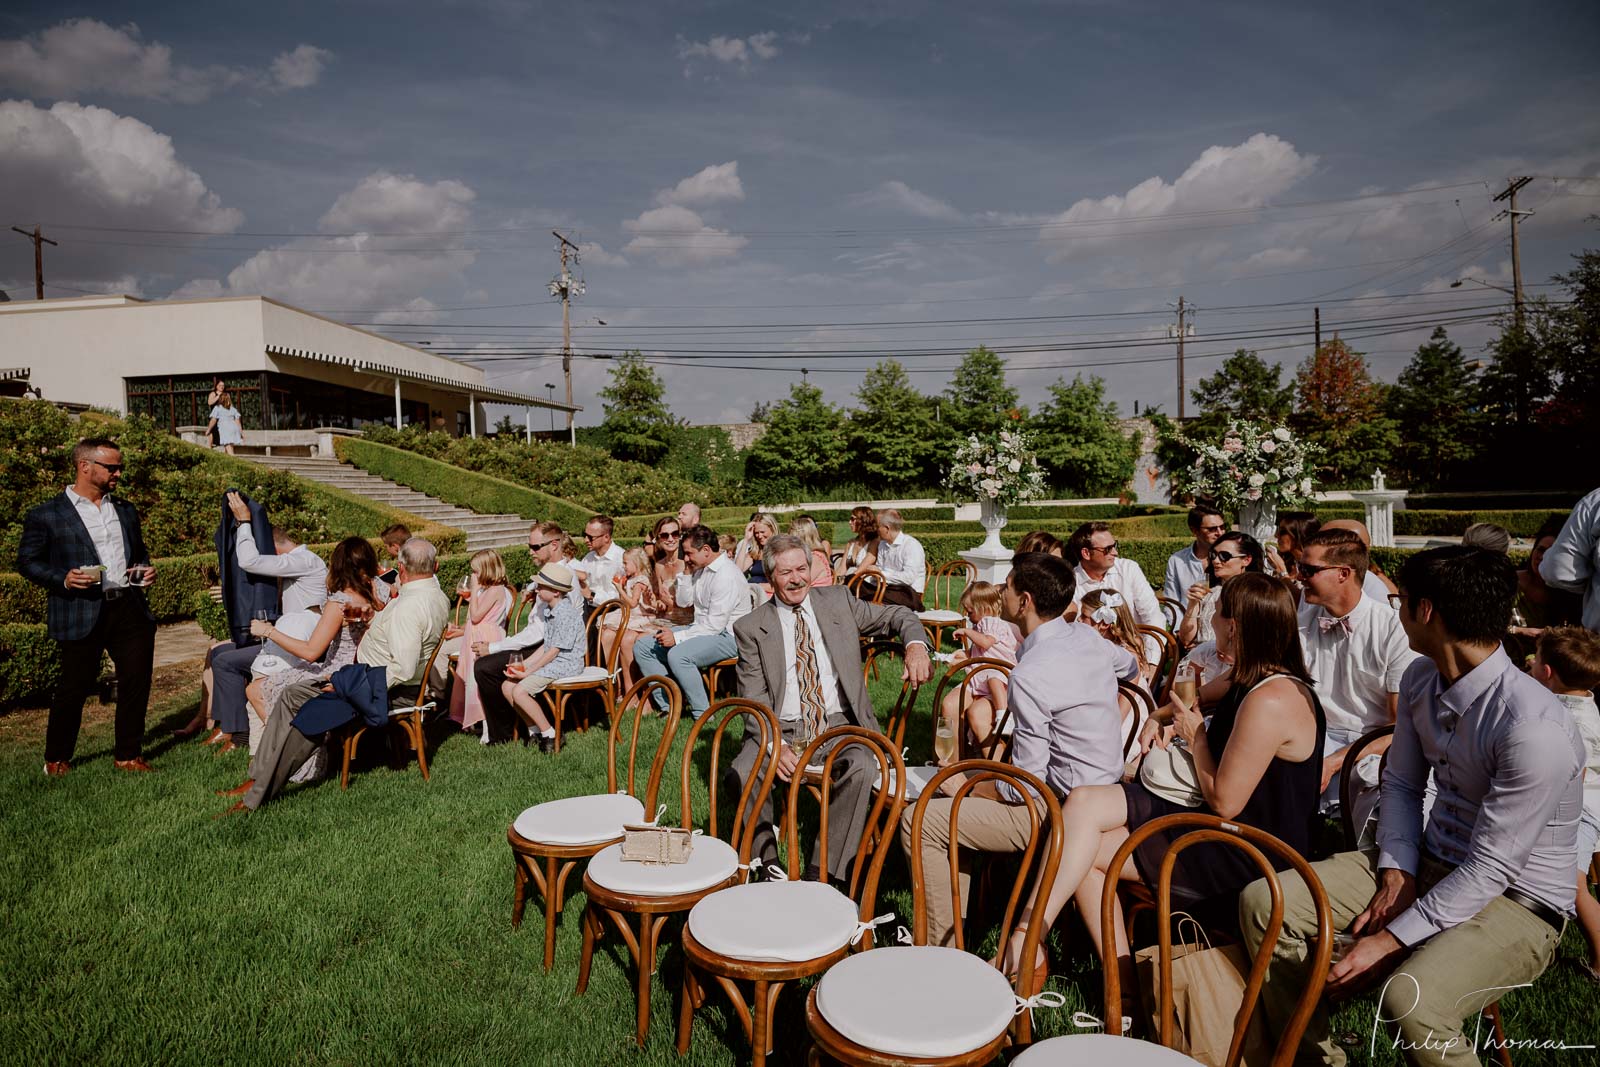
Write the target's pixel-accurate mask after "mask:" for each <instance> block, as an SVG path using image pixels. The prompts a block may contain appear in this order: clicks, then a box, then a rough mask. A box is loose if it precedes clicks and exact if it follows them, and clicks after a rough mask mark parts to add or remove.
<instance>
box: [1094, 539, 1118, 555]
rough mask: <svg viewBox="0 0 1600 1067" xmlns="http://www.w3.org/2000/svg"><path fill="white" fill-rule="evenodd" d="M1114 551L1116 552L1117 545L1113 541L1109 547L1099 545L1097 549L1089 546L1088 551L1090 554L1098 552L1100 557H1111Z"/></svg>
mask: <svg viewBox="0 0 1600 1067" xmlns="http://www.w3.org/2000/svg"><path fill="white" fill-rule="evenodd" d="M1116 550H1117V543H1116V542H1115V541H1113V542H1111V543H1110V544H1109V545H1100V546H1098V547H1096V546H1095V545H1090V546H1089V551H1090V552H1099V553H1100V554H1101V555H1106V556H1109V555H1111V554H1112V553H1113V552H1115V551H1116Z"/></svg>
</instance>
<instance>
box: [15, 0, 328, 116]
mask: <svg viewBox="0 0 1600 1067" xmlns="http://www.w3.org/2000/svg"><path fill="white" fill-rule="evenodd" d="M332 57H333V53H331V52H328V51H326V50H325V49H321V48H316V47H314V46H312V45H308V44H302V45H300V46H299V47H298V48H296V49H295V50H294V51H292V52H285V53H284V54H282V55H280V56H278V57H277V58H276V59H275V60H273V62H272V70H271V73H270V74H268V73H266V72H263V71H259V70H252V69H250V68H247V67H226V66H220V65H212V66H207V67H191V66H186V65H184V64H181V63H175V62H173V58H172V49H171V48H170V47H168V46H167V45H164V44H161V43H159V42H156V41H150V42H146V41H145V40H144V39H143V37H142V35H141V34H140V31H139V27H138V26H137V25H135V24H134V23H131V22H130V23H128V24H127V25H125V26H120V27H117V26H110V25H108V24H106V23H104V22H100V21H98V20H97V19H87V18H79V19H68V20H66V21H65V22H61V23H58V24H57V25H55V26H51V27H50V28H49V29H47V30H44V31H43V32H42V33H39V34H37V35H35V36H33V37H22V38H17V39H15V40H0V85H5V86H9V87H11V88H13V89H18V90H20V91H22V92H25V93H28V94H31V95H35V96H40V97H46V98H50V99H57V100H59V99H62V98H65V97H72V96H77V95H80V94H83V93H94V92H101V93H109V94H112V95H118V96H133V97H141V98H144V99H149V100H175V101H178V102H180V103H186V104H192V103H196V102H198V101H201V100H204V99H206V98H207V97H209V96H211V95H212V94H213V93H216V92H220V91H222V90H225V89H231V88H235V87H239V86H243V87H246V88H253V89H268V90H287V89H304V88H307V87H308V86H311V85H314V84H316V82H317V79H318V78H319V77H320V76H321V74H322V68H323V67H324V66H325V65H326V64H327V62H328V60H330V59H331V58H332Z"/></svg>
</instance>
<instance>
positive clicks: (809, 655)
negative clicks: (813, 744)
mask: <svg viewBox="0 0 1600 1067" xmlns="http://www.w3.org/2000/svg"><path fill="white" fill-rule="evenodd" d="M794 676H795V679H796V680H797V681H799V683H800V720H801V722H802V724H803V725H804V729H805V737H806V741H807V742H808V743H809V742H810V741H811V740H813V739H815V738H816V736H817V735H818V734H820V733H822V727H823V723H824V722H825V721H826V720H827V717H828V712H827V707H826V701H824V700H823V697H822V676H821V675H820V674H819V673H818V671H817V650H816V647H815V646H814V645H813V644H812V643H811V627H809V626H807V625H806V616H805V612H803V611H801V610H800V609H799V608H795V609H794Z"/></svg>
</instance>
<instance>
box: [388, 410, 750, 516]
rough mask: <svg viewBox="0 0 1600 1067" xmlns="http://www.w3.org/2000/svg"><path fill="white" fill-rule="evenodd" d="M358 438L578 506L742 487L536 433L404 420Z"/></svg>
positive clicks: (606, 507) (718, 495)
mask: <svg viewBox="0 0 1600 1067" xmlns="http://www.w3.org/2000/svg"><path fill="white" fill-rule="evenodd" d="M362 440H366V441H372V442H375V443H377V444H382V445H389V446H390V447H392V448H399V449H404V450H405V451H407V452H415V453H417V454H419V455H423V456H427V457H429V458H430V459H437V460H440V461H441V462H444V463H449V464H451V465H452V466H456V467H461V468H463V469H465V470H470V471H478V472H480V473H484V474H488V475H491V476H492V477H495V478H499V479H502V480H504V481H507V482H512V483H514V484H518V485H524V486H528V487H530V488H536V489H537V490H539V491H540V492H542V493H545V494H547V495H549V496H552V497H558V498H561V499H563V500H566V501H569V502H570V501H582V504H581V505H578V504H572V505H571V506H572V507H573V508H576V509H577V510H580V511H588V510H589V509H592V512H590V513H593V512H604V513H606V514H608V515H633V514H640V513H644V512H652V511H665V510H667V509H669V508H670V509H672V510H674V511H676V510H677V507H678V505H679V504H681V503H683V501H685V500H694V501H696V502H698V503H700V504H702V505H704V504H720V503H727V502H731V501H733V500H735V499H738V497H739V496H740V495H741V494H740V493H739V492H738V491H736V490H734V489H732V488H729V487H726V486H720V487H719V486H705V485H697V484H695V483H694V482H691V481H689V480H688V479H685V478H680V477H676V476H674V475H673V474H671V473H669V472H667V471H663V470H659V469H656V468H653V467H647V466H645V465H644V464H642V463H630V462H627V461H625V460H619V459H615V458H613V457H612V456H611V455H610V454H608V453H606V452H605V451H603V450H601V449H598V448H591V447H589V446H587V445H569V444H566V443H553V442H545V441H535V442H533V443H532V444H528V443H525V442H522V441H512V440H506V439H500V440H495V441H485V440H482V439H474V438H470V437H460V438H458V437H451V436H450V435H448V434H444V433H431V432H428V431H426V430H422V429H419V428H417V427H411V426H408V427H406V428H405V429H404V430H400V431H396V430H395V429H393V428H392V427H388V426H369V427H367V429H366V431H365V434H364V436H363V438H362Z"/></svg>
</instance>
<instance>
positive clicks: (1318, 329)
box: [1311, 308, 1322, 352]
mask: <svg viewBox="0 0 1600 1067" xmlns="http://www.w3.org/2000/svg"><path fill="white" fill-rule="evenodd" d="M1311 313H1312V315H1313V316H1314V318H1313V320H1312V321H1313V324H1314V325H1313V327H1312V329H1313V331H1314V332H1315V334H1316V342H1317V347H1316V348H1313V349H1312V350H1311V351H1312V352H1319V351H1321V350H1322V309H1321V308H1312V309H1311Z"/></svg>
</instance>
